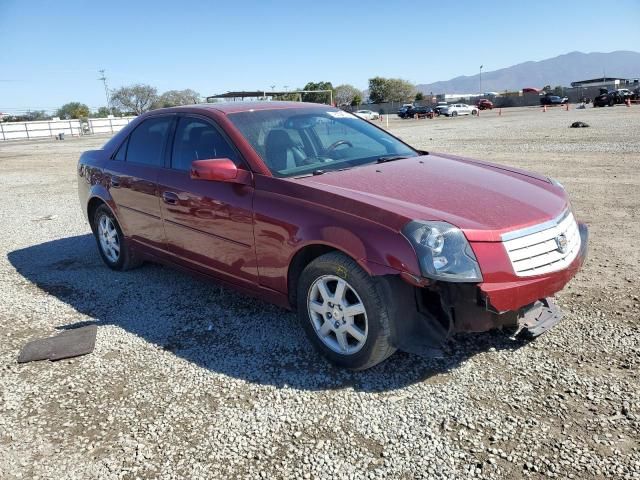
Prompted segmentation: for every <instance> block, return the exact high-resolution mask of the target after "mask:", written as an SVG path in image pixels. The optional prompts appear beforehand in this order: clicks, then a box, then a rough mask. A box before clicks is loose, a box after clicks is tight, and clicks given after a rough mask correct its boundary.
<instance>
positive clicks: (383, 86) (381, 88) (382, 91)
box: [369, 77, 387, 103]
mask: <svg viewBox="0 0 640 480" xmlns="http://www.w3.org/2000/svg"><path fill="white" fill-rule="evenodd" d="M386 98H387V79H386V78H383V77H373V78H370V79H369V100H371V101H372V102H373V103H383V102H385V101H386Z"/></svg>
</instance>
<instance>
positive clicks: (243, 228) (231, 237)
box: [158, 116, 258, 283]
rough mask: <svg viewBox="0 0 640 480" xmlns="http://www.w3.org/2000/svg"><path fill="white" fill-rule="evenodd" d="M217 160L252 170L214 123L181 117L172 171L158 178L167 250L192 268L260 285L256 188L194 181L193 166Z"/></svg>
mask: <svg viewBox="0 0 640 480" xmlns="http://www.w3.org/2000/svg"><path fill="white" fill-rule="evenodd" d="M213 158H229V159H231V160H232V161H234V162H235V163H236V165H238V167H239V168H247V167H246V166H245V164H244V163H243V161H242V159H241V158H240V155H239V154H238V152H237V151H236V149H235V148H234V147H233V146H232V144H231V143H230V141H229V140H228V139H227V138H226V136H225V135H224V134H223V133H222V131H221V130H220V129H219V128H218V127H217V126H216V125H214V124H213V123H212V121H210V120H208V119H205V118H202V117H197V116H184V117H181V118H180V119H179V120H178V125H177V127H176V131H175V136H174V140H173V148H172V149H171V161H170V168H167V169H163V170H162V171H161V172H160V174H159V177H158V187H159V195H160V203H161V210H162V217H163V219H164V228H165V234H166V238H167V248H168V250H169V252H171V253H173V254H174V255H175V258H176V260H177V261H179V262H181V263H185V264H187V265H188V266H190V267H192V268H196V269H199V270H203V271H206V272H208V273H213V274H214V275H216V276H219V277H221V278H223V279H225V280H227V281H231V282H234V283H245V282H250V283H257V280H258V278H257V275H258V270H257V266H256V256H255V249H254V239H253V191H254V189H253V186H250V185H240V184H235V183H229V182H218V181H207V180H192V179H191V178H190V173H189V172H190V168H191V162H192V161H194V160H205V159H213ZM247 169H248V168H247Z"/></svg>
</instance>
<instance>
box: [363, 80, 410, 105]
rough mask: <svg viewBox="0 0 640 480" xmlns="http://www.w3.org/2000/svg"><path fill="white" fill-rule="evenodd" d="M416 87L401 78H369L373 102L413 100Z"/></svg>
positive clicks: (370, 97)
mask: <svg viewBox="0 0 640 480" xmlns="http://www.w3.org/2000/svg"><path fill="white" fill-rule="evenodd" d="M415 94H416V87H415V86H414V85H413V84H412V83H411V82H408V81H407V80H402V79H401V78H384V77H374V78H370V79H369V99H370V100H371V101H372V102H373V103H383V102H408V101H411V100H413V98H414V97H415Z"/></svg>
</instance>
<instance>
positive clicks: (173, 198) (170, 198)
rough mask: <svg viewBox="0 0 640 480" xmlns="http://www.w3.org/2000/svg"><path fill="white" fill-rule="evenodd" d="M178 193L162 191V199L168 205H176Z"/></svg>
mask: <svg viewBox="0 0 640 480" xmlns="http://www.w3.org/2000/svg"><path fill="white" fill-rule="evenodd" d="M178 200H179V198H178V195H177V194H175V193H173V192H162V201H163V202H164V203H168V204H169V205H176V204H177V203H178Z"/></svg>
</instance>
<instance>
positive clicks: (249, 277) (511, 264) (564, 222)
mask: <svg viewBox="0 0 640 480" xmlns="http://www.w3.org/2000/svg"><path fill="white" fill-rule="evenodd" d="M458 105H459V104H458ZM454 108H456V107H455V106H454ZM457 108H458V109H460V108H461V107H459V106H458V107H457ZM77 175H78V194H79V199H80V206H81V209H82V211H83V213H84V215H85V217H86V218H87V219H88V221H89V225H90V227H91V229H92V231H93V234H94V236H95V240H96V245H97V248H98V252H99V253H100V256H101V257H102V260H103V261H104V263H105V264H106V265H107V266H108V267H109V268H111V269H112V270H116V271H121V270H127V269H130V268H133V267H136V266H139V265H140V264H141V263H142V262H143V261H145V260H149V261H156V262H161V263H165V264H167V265H171V266H174V267H178V268H181V269H183V270H185V271H187V272H191V273H194V274H198V276H200V277H204V278H210V279H215V280H217V281H219V282H222V283H223V284H225V285H227V286H229V287H231V288H235V289H238V290H240V291H242V292H245V293H250V294H252V295H255V296H258V297H260V298H262V299H264V300H266V301H269V302H272V303H275V304H277V305H280V306H282V307H285V308H288V309H291V310H294V311H296V312H297V316H298V319H299V321H300V325H301V330H303V331H304V332H305V333H306V335H307V336H308V338H309V340H310V343H311V344H312V345H313V346H314V347H315V348H316V349H317V350H318V351H319V352H321V353H322V354H323V355H324V356H325V357H327V358H328V359H329V360H330V361H332V362H334V363H335V364H337V365H339V366H342V367H346V368H351V369H355V370H362V369H365V368H369V367H372V366H373V365H375V364H377V363H379V362H381V361H383V360H384V359H386V358H387V357H389V356H390V355H392V354H393V353H394V352H395V351H396V349H401V350H406V351H413V352H424V351H425V349H429V348H440V347H441V346H443V345H444V344H445V342H446V341H447V339H448V337H449V335H451V334H452V333H453V332H481V331H487V330H490V329H502V328H505V329H508V330H510V333H511V334H512V333H515V332H516V330H517V332H518V335H525V336H537V335H540V334H542V333H543V332H545V331H547V330H548V329H549V328H550V327H552V326H553V325H555V324H556V323H557V322H558V321H560V318H561V312H560V311H559V309H558V308H557V307H555V305H554V304H553V301H552V300H551V299H550V298H549V297H551V296H552V295H554V294H555V293H557V292H558V291H560V290H561V289H562V288H563V287H564V286H565V285H566V284H567V283H568V282H569V280H571V278H572V277H573V276H574V275H575V274H576V272H577V271H578V270H579V268H580V267H581V265H582V263H583V261H584V259H585V256H586V251H587V236H588V231H587V227H586V226H585V225H584V224H581V223H578V222H576V219H575V218H574V215H573V211H572V208H571V203H570V201H569V197H568V195H567V193H566V191H565V190H564V188H563V187H562V186H561V185H560V184H559V183H558V182H557V181H555V180H552V179H550V178H548V177H546V176H544V175H539V174H535V173H532V172H527V171H524V170H520V169H517V168H512V167H508V166H506V165H497V164H491V163H488V162H484V161H479V160H472V159H468V158H461V157H456V156H453V155H445V154H429V153H428V152H425V151H422V150H418V149H415V148H413V147H411V146H409V145H407V144H406V143H404V142H402V141H401V140H399V139H398V138H396V137H394V136H393V135H391V134H389V133H388V132H386V131H385V130H384V129H382V128H379V127H378V126H376V125H375V124H373V123H370V122H367V121H365V120H362V119H361V118H358V117H357V116H354V115H351V114H349V113H347V112H344V111H342V110H339V109H336V108H332V107H329V106H327V105H318V104H310V103H299V102H231V103H224V104H223V103H221V104H218V103H214V104H206V105H189V106H184V107H174V108H166V109H158V110H153V111H150V112H147V113H145V114H143V115H140V116H138V117H136V118H135V119H134V120H132V121H131V123H129V124H128V125H127V126H125V127H124V128H123V129H122V130H120V131H119V132H118V133H116V134H115V136H113V137H112V138H111V139H110V140H109V141H108V142H107V143H106V144H105V145H104V146H103V147H102V148H101V149H97V150H90V151H87V152H84V153H83V154H82V156H81V157H80V160H79V163H78V168H77ZM152 273H153V272H152ZM150 280H151V279H150ZM108 283H109V282H108V281H107V283H106V284H100V280H99V279H96V280H95V281H94V283H93V284H92V285H91V286H89V285H88V286H87V288H96V289H100V288H109V285H108ZM181 301H183V302H186V304H189V302H191V307H192V308H196V309H203V308H206V303H207V302H206V301H204V300H203V299H201V298H197V297H193V296H189V294H188V292H187V293H186V296H184V297H182V299H181ZM220 308H222V309H224V308H225V306H224V305H219V306H218V307H217V309H220ZM267 317H269V318H267ZM272 317H273V318H272ZM276 317H278V315H268V316H265V321H268V320H281V321H283V322H288V319H287V318H285V317H284V316H282V318H276ZM241 320H242V319H239V320H238V321H241ZM225 321H233V320H232V319H225ZM260 327H261V328H258V329H255V330H250V329H247V330H246V331H245V335H254V336H256V337H257V336H259V335H263V334H264V330H263V328H266V329H268V328H269V326H268V325H262V326H260ZM289 327H291V325H288V324H287V328H289ZM227 341H230V342H242V339H235V338H230V339H227ZM251 341H252V342H254V341H259V339H253V340H251ZM259 354H260V353H259V351H257V352H256V355H259ZM505 355H508V353H505Z"/></svg>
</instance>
